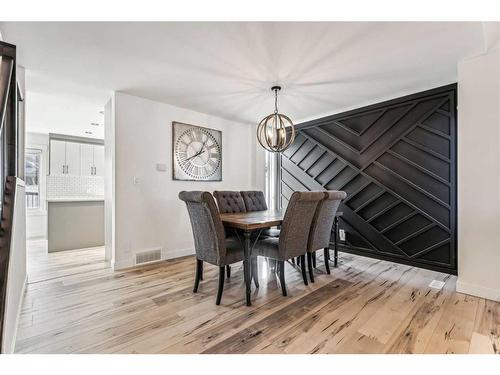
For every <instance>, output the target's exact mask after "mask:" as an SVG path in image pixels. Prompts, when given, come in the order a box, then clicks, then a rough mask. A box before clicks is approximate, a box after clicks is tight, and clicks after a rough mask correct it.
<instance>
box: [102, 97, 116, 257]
mask: <svg viewBox="0 0 500 375" xmlns="http://www.w3.org/2000/svg"><path fill="white" fill-rule="evenodd" d="M114 101H115V97H114V95H113V96H112V97H111V99H110V100H109V101H108V102H107V103H106V105H105V106H104V139H105V141H104V182H105V183H104V247H105V251H104V257H105V259H106V262H108V264H110V265H113V264H114V263H115V247H114V245H115V200H114V199H115V197H114V191H115V172H114V170H115V118H114V115H115V112H114V109H115V105H114Z"/></svg>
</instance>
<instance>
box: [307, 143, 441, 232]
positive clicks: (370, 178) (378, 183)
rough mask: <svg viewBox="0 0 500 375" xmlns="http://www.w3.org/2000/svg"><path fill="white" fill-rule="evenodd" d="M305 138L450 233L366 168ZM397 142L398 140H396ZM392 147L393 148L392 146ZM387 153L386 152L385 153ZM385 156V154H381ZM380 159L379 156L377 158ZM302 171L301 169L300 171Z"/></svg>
mask: <svg viewBox="0 0 500 375" xmlns="http://www.w3.org/2000/svg"><path fill="white" fill-rule="evenodd" d="M303 136H304V137H307V138H308V139H309V140H310V141H311V142H316V144H318V145H320V146H321V147H323V148H324V149H325V150H326V151H327V152H328V153H329V154H331V155H333V156H336V157H337V158H338V159H339V160H340V161H342V162H344V163H346V164H347V165H349V166H350V167H352V168H353V169H354V170H356V171H358V172H359V174H361V175H362V176H363V177H366V178H367V179H368V180H370V181H371V182H373V183H374V184H375V185H377V186H378V187H380V188H381V189H386V190H387V192H389V193H390V194H392V195H393V196H394V197H396V198H397V199H399V200H400V201H402V202H403V203H405V204H407V205H408V206H410V207H411V208H412V209H414V210H416V211H417V212H418V213H420V214H421V215H422V216H425V217H426V218H427V219H429V220H430V221H432V222H435V223H436V224H438V225H439V226H440V227H441V228H442V229H443V230H446V231H448V232H449V231H450V229H449V228H448V227H447V226H446V225H444V224H443V223H441V222H439V221H437V220H436V219H435V218H434V217H432V216H431V215H429V214H428V213H427V212H425V211H424V210H422V209H420V208H419V207H418V206H416V205H415V204H413V203H412V202H411V201H409V200H408V199H406V198H405V197H403V196H402V195H400V194H398V193H396V192H395V191H394V190H392V189H388V188H387V187H385V186H384V185H383V184H381V183H380V182H378V181H377V180H376V179H375V178H373V177H372V176H370V175H369V174H368V173H366V172H365V171H364V168H363V169H358V168H357V167H356V166H355V165H354V164H352V163H350V162H349V161H347V160H345V159H344V158H342V157H341V156H339V155H337V154H335V153H334V152H333V151H331V150H329V149H327V148H326V147H325V146H323V145H322V144H321V143H319V142H318V141H316V140H315V139H314V138H312V137H311V136H310V135H309V134H306V133H303ZM396 141H397V140H396ZM390 147H392V146H390ZM384 152H385V151H384ZM381 154H383V152H382V153H381ZM378 157H380V155H379V156H377V158H378ZM299 170H300V169H299Z"/></svg>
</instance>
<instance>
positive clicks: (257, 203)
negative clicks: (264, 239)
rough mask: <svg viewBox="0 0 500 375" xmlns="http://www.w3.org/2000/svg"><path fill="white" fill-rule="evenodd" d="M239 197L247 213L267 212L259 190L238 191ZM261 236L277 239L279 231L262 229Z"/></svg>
mask: <svg viewBox="0 0 500 375" xmlns="http://www.w3.org/2000/svg"><path fill="white" fill-rule="evenodd" d="M240 194H241V197H242V198H243V201H244V202H245V208H246V210H247V212H253V211H265V210H267V203H266V197H265V196H264V192H263V191H261V190H247V191H240ZM262 235H263V236H270V237H279V235H280V230H279V229H274V228H268V229H264V230H263V231H262Z"/></svg>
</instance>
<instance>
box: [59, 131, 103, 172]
mask: <svg viewBox="0 0 500 375" xmlns="http://www.w3.org/2000/svg"><path fill="white" fill-rule="evenodd" d="M50 174H51V175H76V176H104V146H103V145H98V144H91V143H81V142H73V141H64V140H59V139H52V140H51V141H50Z"/></svg>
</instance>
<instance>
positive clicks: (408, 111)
mask: <svg viewBox="0 0 500 375" xmlns="http://www.w3.org/2000/svg"><path fill="white" fill-rule="evenodd" d="M418 104H420V102H415V103H413V104H412V105H410V107H409V108H408V109H407V110H406V111H405V112H403V113H402V114H401V115H399V116H398V117H396V118H395V119H394V120H393V121H392V122H391V124H390V125H389V126H387V127H386V128H385V129H384V130H383V131H381V132H380V133H378V134H377V136H376V137H374V138H372V139H371V140H370V142H368V143H367V144H366V145H365V146H364V147H363V148H362V149H361V150H360V151H359V153H360V154H362V153H363V152H365V151H366V150H367V149H368V148H370V146H371V145H373V144H374V143H375V142H377V141H378V140H379V139H380V137H382V136H383V135H384V134H385V133H387V132H388V131H389V130H390V129H392V127H393V126H394V125H395V124H397V123H398V122H399V121H401V119H402V118H403V117H405V116H406V115H407V114H408V113H410V112H411V111H412V110H413V109H415V107H416V106H417V105H418Z"/></svg>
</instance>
